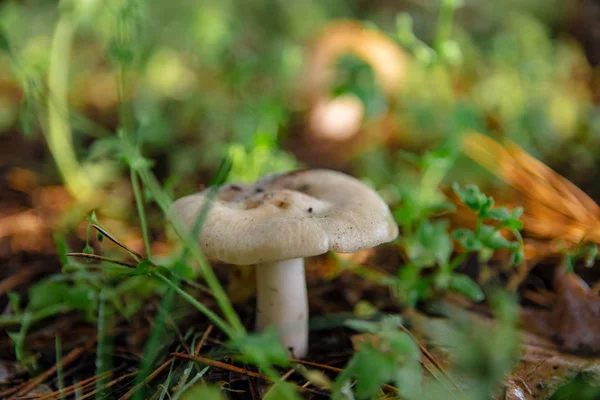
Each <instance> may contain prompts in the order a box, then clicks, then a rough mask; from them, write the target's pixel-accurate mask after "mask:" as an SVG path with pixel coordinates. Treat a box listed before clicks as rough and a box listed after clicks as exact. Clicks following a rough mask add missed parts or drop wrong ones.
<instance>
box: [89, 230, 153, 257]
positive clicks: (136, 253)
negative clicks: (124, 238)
mask: <svg viewBox="0 0 600 400" xmlns="http://www.w3.org/2000/svg"><path fill="white" fill-rule="evenodd" d="M92 227H93V228H94V229H96V230H97V231H98V232H100V233H101V234H102V235H103V236H106V238H107V239H108V240H110V241H111V242H113V243H114V244H116V245H117V246H119V247H121V248H122V249H123V250H125V251H126V252H128V253H129V254H131V255H132V256H133V258H135V259H136V261H137V262H140V261H141V260H143V259H144V256H142V255H141V254H140V253H138V252H137V251H135V250H132V249H130V248H129V247H127V246H125V245H124V244H123V243H121V242H119V241H118V240H117V239H116V238H114V237H113V236H112V235H111V234H110V233H108V232H107V231H106V230H104V228H102V227H101V226H99V225H96V224H92Z"/></svg>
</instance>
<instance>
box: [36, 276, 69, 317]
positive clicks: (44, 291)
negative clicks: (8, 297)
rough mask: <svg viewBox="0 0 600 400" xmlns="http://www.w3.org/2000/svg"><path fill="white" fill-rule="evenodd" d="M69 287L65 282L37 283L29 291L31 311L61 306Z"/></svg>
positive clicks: (49, 281)
mask: <svg viewBox="0 0 600 400" xmlns="http://www.w3.org/2000/svg"><path fill="white" fill-rule="evenodd" d="M68 291H69V287H68V286H67V285H66V284H65V283H63V282H54V281H51V280H45V281H42V282H40V283H36V284H34V285H33V286H31V288H30V289H29V305H28V308H29V310H31V311H35V310H41V309H42V308H46V307H49V306H53V305H56V304H61V303H63V301H64V298H65V295H66V293H68Z"/></svg>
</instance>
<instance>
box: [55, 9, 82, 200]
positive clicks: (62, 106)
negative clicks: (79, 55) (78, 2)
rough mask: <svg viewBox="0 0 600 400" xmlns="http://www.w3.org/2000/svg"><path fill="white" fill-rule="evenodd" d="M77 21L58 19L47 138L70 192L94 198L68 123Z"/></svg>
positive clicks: (63, 16) (67, 16)
mask: <svg viewBox="0 0 600 400" xmlns="http://www.w3.org/2000/svg"><path fill="white" fill-rule="evenodd" d="M74 30H75V28H74V23H73V22H72V21H71V16H70V15H62V16H61V17H60V19H59V20H58V23H57V25H56V28H55V30H54V36H53V38H52V49H51V53H50V66H49V68H48V89H49V92H50V95H49V96H48V102H47V106H48V131H47V135H46V140H47V142H48V148H49V149H50V152H51V153H52V157H53V158H54V160H55V162H56V166H57V167H58V170H59V171H60V174H61V175H62V177H63V178H64V180H65V184H66V186H67V189H68V190H69V193H70V194H71V195H72V196H73V197H75V198H76V199H77V200H78V201H81V202H87V201H89V200H91V199H92V198H93V196H92V195H93V193H94V187H93V184H92V183H90V180H89V179H88V178H87V177H86V176H85V173H84V172H83V169H82V168H81V165H80V164H79V162H78V161H77V156H76V154H75V149H74V147H73V139H72V132H71V125H70V122H69V113H68V109H69V106H68V103H67V91H68V77H69V62H70V59H71V45H72V42H73V34H74Z"/></svg>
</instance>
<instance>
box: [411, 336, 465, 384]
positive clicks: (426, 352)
mask: <svg viewBox="0 0 600 400" xmlns="http://www.w3.org/2000/svg"><path fill="white" fill-rule="evenodd" d="M400 328H401V329H402V330H403V331H404V332H405V333H406V334H407V335H409V336H410V337H411V338H412V340H413V341H414V342H415V343H416V344H417V346H419V349H420V350H421V353H423V355H424V356H425V357H426V358H427V359H428V360H429V361H430V362H431V363H432V364H433V365H434V366H435V367H436V368H437V369H438V370H439V371H440V372H441V373H442V375H444V377H445V378H446V379H448V381H449V382H450V383H451V384H452V386H454V388H455V389H456V390H458V391H459V392H462V390H461V389H460V387H459V386H458V385H457V384H456V382H454V381H453V380H452V378H450V375H448V373H447V372H446V370H445V369H444V367H442V364H440V362H439V361H438V360H437V359H436V358H435V357H434V356H433V354H431V353H430V352H429V350H427V349H426V348H425V346H423V345H422V344H421V342H419V341H418V340H417V338H416V337H414V335H413V334H412V333H411V332H410V331H409V330H408V329H407V328H406V327H405V326H404V325H400ZM451 393H452V392H451Z"/></svg>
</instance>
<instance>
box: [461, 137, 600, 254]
mask: <svg viewBox="0 0 600 400" xmlns="http://www.w3.org/2000/svg"><path fill="white" fill-rule="evenodd" d="M463 144H464V148H463V150H464V152H465V154H466V155H467V156H469V157H470V158H471V159H473V160H474V161H476V162H477V163H479V164H480V165H481V166H483V167H484V168H486V169H487V170H488V171H490V172H492V173H493V174H495V175H496V176H498V177H499V178H501V179H502V180H504V181H505V182H506V183H508V184H509V185H510V186H512V187H513V188H515V189H516V190H517V191H518V192H519V193H520V194H521V195H522V199H520V203H521V204H522V206H523V208H524V213H523V216H522V220H523V223H524V232H525V233H526V234H527V236H529V237H531V238H534V239H543V241H542V242H539V241H529V242H528V243H527V245H526V249H525V250H526V252H525V253H526V257H527V258H528V259H535V258H542V257H545V256H548V255H558V254H560V251H561V247H562V248H565V247H567V248H569V247H572V246H574V245H577V244H580V243H582V242H585V241H590V242H593V243H598V244H600V206H598V204H596V203H595V202H594V200H592V199H591V198H590V197H589V196H588V195H587V194H585V193H584V192H583V191H582V190H581V189H579V188H578V187H577V186H575V185H574V184H573V183H571V182H570V181H569V180H568V179H566V178H564V177H562V176H561V175H559V174H558V173H556V172H554V171H553V170H552V169H550V168H549V167H548V166H546V165H545V164H544V163H542V162H541V161H539V160H537V159H535V158H534V157H532V156H530V155H529V154H527V152H525V151H524V150H523V149H521V148H520V147H519V146H517V145H516V144H515V143H513V142H511V141H509V140H506V141H505V143H504V146H502V145H501V144H500V143H498V142H496V141H495V140H493V139H491V138H489V137H487V136H484V135H481V134H479V133H474V132H473V133H469V134H467V135H465V136H464V138H463ZM544 241H545V242H546V243H544ZM548 242H549V243H548Z"/></svg>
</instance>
